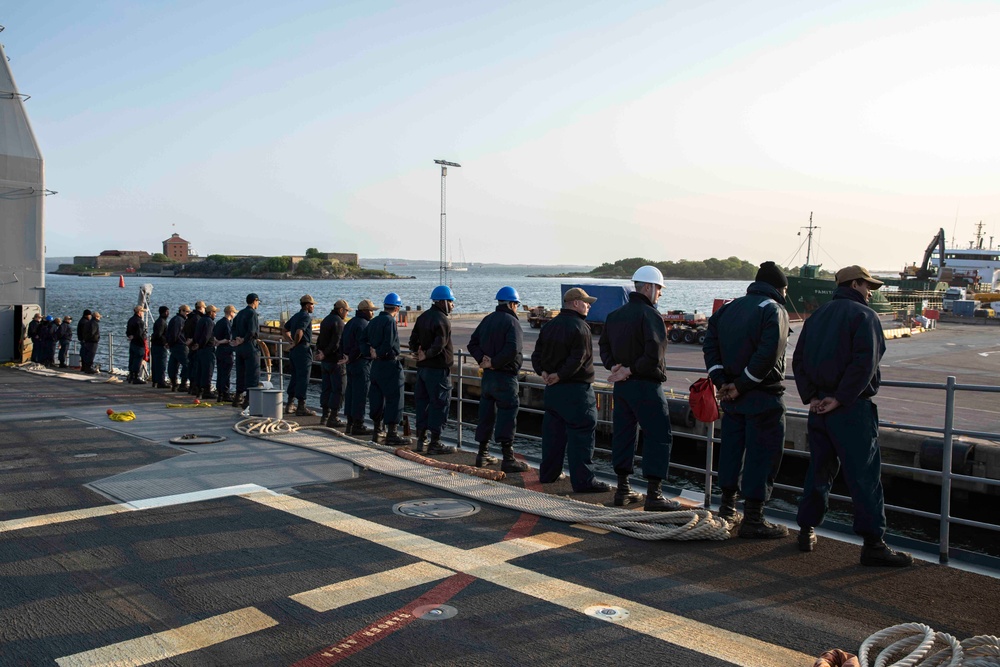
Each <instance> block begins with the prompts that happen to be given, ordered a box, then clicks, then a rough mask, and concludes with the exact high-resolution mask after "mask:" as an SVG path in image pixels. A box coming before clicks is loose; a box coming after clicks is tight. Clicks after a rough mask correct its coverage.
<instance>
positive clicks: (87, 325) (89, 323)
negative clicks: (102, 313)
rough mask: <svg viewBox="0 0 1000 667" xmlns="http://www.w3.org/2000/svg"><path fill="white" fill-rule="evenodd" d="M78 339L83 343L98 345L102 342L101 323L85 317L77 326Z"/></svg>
mask: <svg viewBox="0 0 1000 667" xmlns="http://www.w3.org/2000/svg"><path fill="white" fill-rule="evenodd" d="M76 339H77V340H78V341H80V342H81V343H96V342H97V341H99V340H101V323H100V322H98V321H97V320H95V319H94V318H92V317H90V318H87V317H84V318H83V319H81V320H80V323H79V324H77V325H76Z"/></svg>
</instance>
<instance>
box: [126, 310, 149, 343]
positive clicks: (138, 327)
mask: <svg viewBox="0 0 1000 667" xmlns="http://www.w3.org/2000/svg"><path fill="white" fill-rule="evenodd" d="M125 335H126V336H131V337H132V338H131V340H130V341H129V343H130V344H132V345H143V346H144V345H145V342H146V322H145V321H144V320H143V319H142V318H141V317H139V315H133V316H132V317H130V318H128V322H126V323H125Z"/></svg>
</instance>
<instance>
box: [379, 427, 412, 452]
mask: <svg viewBox="0 0 1000 667" xmlns="http://www.w3.org/2000/svg"><path fill="white" fill-rule="evenodd" d="M398 426H399V425H398V424H389V425H388V426H387V430H386V434H385V442H384V444H385V445H387V446H389V447H406V446H407V445H409V444H410V439H409V438H407V437H404V436H402V435H400V434H399V433H397V432H396V429H397V428H398Z"/></svg>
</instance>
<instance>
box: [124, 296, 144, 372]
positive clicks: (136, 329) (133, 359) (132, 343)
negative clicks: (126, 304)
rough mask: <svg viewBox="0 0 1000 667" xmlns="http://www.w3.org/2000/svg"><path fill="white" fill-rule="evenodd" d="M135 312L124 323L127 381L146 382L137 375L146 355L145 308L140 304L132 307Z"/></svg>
mask: <svg viewBox="0 0 1000 667" xmlns="http://www.w3.org/2000/svg"><path fill="white" fill-rule="evenodd" d="M132 311H133V312H134V313H135V314H134V315H132V317H130V318H128V322H126V324H125V337H126V338H128V382H129V383H130V384H146V381H145V380H143V379H142V378H141V377H139V373H140V372H141V371H142V361H143V359H144V358H145V356H146V321H145V320H144V319H142V315H143V313H145V312H146V309H145V308H143V307H142V306H135V307H134V308H132Z"/></svg>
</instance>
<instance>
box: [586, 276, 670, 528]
mask: <svg viewBox="0 0 1000 667" xmlns="http://www.w3.org/2000/svg"><path fill="white" fill-rule="evenodd" d="M632 282H633V284H634V285H635V291H634V292H632V293H630V294H629V295H628V303H627V304H625V305H624V306H622V307H621V308H618V309H617V310H615V311H612V312H611V313H610V314H608V317H607V320H606V321H605V324H604V332H603V333H602V334H601V343H600V347H601V361H602V362H603V363H604V367H605V368H607V369H608V370H609V371H611V374H610V375H609V376H608V381H609V382H613V383H614V385H615V388H614V412H613V417H612V419H613V427H612V428H613V430H614V435H613V437H612V444H611V461H612V464H613V465H614V468H615V473H616V474H617V475H618V490H617V491H616V492H615V505H617V506H619V507H621V506H624V505H627V504H631V503H638V502H641V501H643V500H645V505H644V508H645V510H646V511H647V512H649V511H654V512H671V511H675V510H680V509H683V506H682V505H681V504H680V503H679V502H677V501H676V500H667V499H666V498H664V497H663V493H662V491H661V490H660V485H661V484H662V483H663V480H664V479H666V478H667V470H668V469H669V467H670V447H671V445H672V444H673V432H672V431H671V429H670V413H669V410H668V408H667V399H666V397H665V396H664V395H663V387H662V384H663V382H664V381H665V380H666V379H667V371H666V361H665V356H666V352H667V328H666V327H665V326H664V324H663V318H662V317H660V313H659V312H658V311H657V310H656V302H657V301H658V300H659V298H660V294H661V293H662V292H663V274H662V273H660V270H659V269H657V268H656V267H655V266H642V267H639V269H638V270H637V271H636V272H635V273H634V274H633V275H632ZM640 426H641V427H642V432H643V438H644V440H643V450H642V473H643V475H644V476H645V477H646V481H647V490H648V493H647V494H646V496H645V497H644V496H643V495H642V494H641V493H637V492H635V491H632V487H631V485H630V484H629V475H631V474H632V472H633V470H634V463H635V448H636V445H637V444H638V442H639V427H640Z"/></svg>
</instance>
